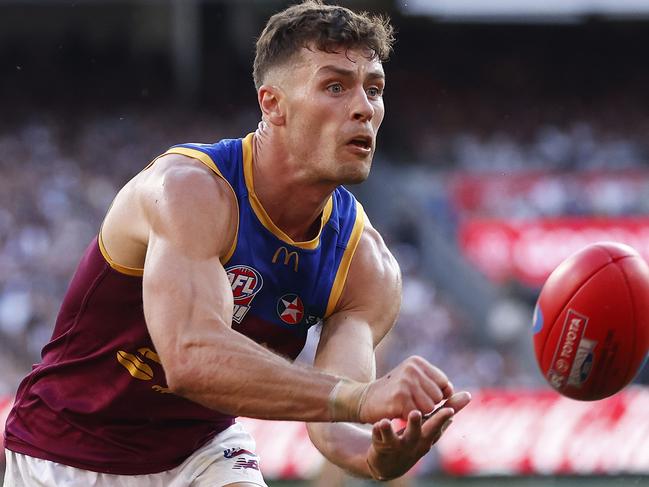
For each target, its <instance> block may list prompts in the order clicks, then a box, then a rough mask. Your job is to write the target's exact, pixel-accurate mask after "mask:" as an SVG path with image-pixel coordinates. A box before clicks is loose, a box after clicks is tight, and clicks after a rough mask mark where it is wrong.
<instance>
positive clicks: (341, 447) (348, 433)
mask: <svg viewBox="0 0 649 487" xmlns="http://www.w3.org/2000/svg"><path fill="white" fill-rule="evenodd" d="M307 429H308V431H309V437H310V438H311V441H312V442H313V444H314V445H315V446H316V448H317V449H318V450H319V451H320V453H322V454H323V455H324V456H325V457H326V458H327V460H329V461H330V462H331V463H333V464H335V465H337V466H338V467H340V468H342V469H344V470H346V471H347V472H348V473H350V474H352V475H355V476H358V477H365V478H371V474H370V471H369V469H368V466H367V451H368V449H369V447H370V444H371V441H372V432H371V430H369V429H365V428H363V427H362V426H360V425H357V424H352V423H308V424H307Z"/></svg>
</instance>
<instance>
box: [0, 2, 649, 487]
mask: <svg viewBox="0 0 649 487" xmlns="http://www.w3.org/2000/svg"><path fill="white" fill-rule="evenodd" d="M340 3H341V4H343V5H346V6H350V7H353V8H360V9H365V10H370V11H376V12H385V13H388V14H389V15H390V16H391V17H392V19H393V22H394V24H395V25H396V27H397V30H398V42H397V44H396V50H395V54H394V56H393V59H392V60H391V61H390V62H389V63H388V64H387V65H386V66H385V68H386V72H387V76H388V86H387V90H386V95H385V98H386V106H387V116H386V120H385V122H384V125H383V128H382V130H381V134H380V136H379V144H378V145H379V147H378V153H377V156H376V160H375V168H374V170H373V174H372V176H371V178H370V180H369V181H368V182H367V183H366V184H364V185H363V186H360V187H358V188H351V189H353V190H354V191H355V192H356V193H357V194H358V195H359V197H360V198H361V200H362V201H363V202H364V204H365V206H366V209H367V211H368V214H369V216H370V218H371V219H372V220H373V222H374V224H375V225H376V226H378V227H379V228H380V229H381V231H382V232H383V234H384V236H385V237H386V240H387V241H388V244H389V246H390V247H391V249H392V250H393V251H394V253H395V254H396V255H397V258H398V259H399V261H400V263H401V266H402V269H403V272H404V304H403V311H402V316H401V318H400V321H399V323H398V325H397V327H396V329H395V330H394V332H393V333H392V335H391V336H390V338H389V339H388V340H387V342H386V343H385V344H384V346H382V348H381V350H380V353H379V361H380V369H381V370H382V371H385V370H387V369H389V368H390V367H391V366H393V365H395V364H396V363H398V362H399V361H400V360H402V359H403V358H404V357H405V356H407V355H409V354H413V353H417V354H420V355H422V356H424V357H426V358H428V359H429V360H431V361H432V362H433V363H435V364H437V365H439V366H440V367H442V368H443V369H444V370H445V371H446V372H447V373H448V374H449V376H450V377H451V378H452V380H453V381H454V383H455V384H456V386H457V387H460V388H468V389H469V390H471V391H473V392H474V393H475V394H476V400H475V401H474V403H473V404H472V405H471V406H470V408H468V409H467V410H466V411H465V415H464V413H463V417H462V418H460V417H458V418H457V420H456V422H455V424H454V425H453V427H452V428H451V429H450V430H449V432H448V435H447V437H446V438H445V439H444V440H443V441H442V443H441V444H440V447H439V448H436V449H435V450H434V451H433V452H432V453H431V454H430V455H428V456H427V457H426V458H425V459H424V460H423V461H422V462H421V464H420V465H419V468H418V470H417V474H416V476H415V477H414V478H413V479H411V480H410V482H411V484H412V485H422V486H425V485H439V486H446V485H454V486H459V485H462V486H465V485H466V486H482V487H484V486H487V485H504V486H507V485H511V486H527V485H530V486H532V485H534V486H538V485H557V486H570V485H589V486H594V487H599V486H600V485H602V486H612V485H624V486H635V485H649V478H648V477H644V474H646V473H649V443H648V442H647V441H648V440H646V439H645V438H649V415H647V414H646V411H648V410H649V399H648V395H647V394H648V393H647V391H646V390H645V387H644V385H645V384H646V383H647V382H648V381H649V371H647V370H645V371H643V372H642V373H641V374H640V375H639V377H638V378H637V380H636V385H635V386H634V387H633V388H631V389H629V390H628V391H627V392H626V393H625V394H622V395H619V396H616V397H615V398H613V400H611V401H609V402H604V403H595V404H580V403H575V402H573V401H567V400H559V399H558V398H557V397H556V395H554V394H553V393H551V392H550V391H549V390H548V387H547V386H546V385H545V384H544V382H543V381H542V378H541V377H540V375H539V373H538V371H537V369H536V368H535V364H534V362H533V356H532V349H531V345H530V343H531V331H530V320H531V315H532V309H533V305H534V301H535V297H536V295H537V293H538V290H539V287H540V285H541V283H542V282H543V279H544V278H545V277H546V276H547V273H548V272H549V271H550V270H551V269H552V268H553V267H554V266H555V265H556V264H557V263H558V262H559V261H560V260H561V259H562V258H563V257H565V256H566V255H568V254H569V253H570V252H571V251H573V250H576V249H577V248H579V247H581V246H582V245H584V244H586V243H588V242H590V241H594V240H601V239H615V240H621V241H624V242H627V243H630V244H632V245H634V246H635V247H636V248H637V249H638V250H639V251H640V252H641V253H642V254H643V255H645V256H649V217H648V216H647V215H648V213H649V167H648V164H647V163H648V162H649V116H648V113H649V111H648V110H649V90H647V86H649V65H648V63H647V56H646V49H647V46H649V2H647V1H644V0H611V1H610V2H607V1H605V0H598V1H595V0H592V1H589V0H564V1H561V2H559V1H556V0H546V1H545V2H543V4H541V5H539V4H538V2H532V1H531V0H526V1H523V0H519V1H517V2H514V1H513V0H494V1H492V2H480V1H478V0H475V1H471V0H462V1H459V0H457V1H453V2H452V1H443V0H439V1H437V0H429V1H425V0H419V1H392V0H377V1H370V0H367V1H361V0H359V1H341V2H340ZM286 4H287V2H282V1H273V0H266V1H264V0H255V1H252V0H247V1H243V0H242V1H235V0H231V1H216V0H214V1H211V0H203V1H200V0H166V1H155V0H122V1H109V0H85V1H83V0H78V1H58V0H29V1H26V0H23V1H20V0H0V175H1V177H0V371H1V372H0V409H2V407H5V408H6V407H7V405H8V404H10V401H11V397H12V395H13V393H14V391H15V387H16V385H17V383H18V381H19V380H20V378H21V377H22V375H24V374H25V373H26V371H27V370H29V367H30V366H31V364H32V363H33V362H35V361H37V360H38V356H39V351H40V348H41V346H42V345H43V344H44V343H45V341H46V340H47V339H48V337H49V334H50V333H51V329H52V326H53V320H54V317H55V315H56V312H57V309H58V305H59V301H60V298H61V296H62V295H63V293H64V291H65V288H66V285H67V282H68V280H69V278H70V276H71V273H72V271H73V269H74V267H75V265H76V262H77V260H78V258H79V256H80V255H81V252H82V250H83V249H84V248H85V246H86V244H87V242H88V241H89V239H90V238H91V237H92V235H93V234H94V233H95V232H96V231H97V228H98V225H99V223H100V221H101V218H102V216H103V214H104V212H105V211H106V209H107V207H108V205H109V204H110V201H111V199H112V197H113V196H114V193H115V192H116V190H117V189H118V188H119V187H120V186H121V185H122V184H123V183H124V182H125V181H126V180H128V179H129V178H130V177H131V176H132V175H133V174H134V173H135V172H137V171H138V170H139V169H140V168H141V167H143V166H144V165H145V164H146V163H147V162H148V161H149V160H151V159H152V158H153V157H155V156H156V155H157V154H158V153H160V152H162V151H164V150H165V149H166V148H167V147H168V146H170V145H172V144H175V143H180V142H186V141H197V142H209V141H214V140H217V139H219V138H222V137H237V136H241V135H242V134H245V133H247V132H248V131H251V130H252V129H254V127H255V126H256V122H257V120H258V110H257V106H256V99H255V93H254V87H253V83H252V80H251V75H250V71H251V62H252V56H253V45H254V37H255V35H257V34H258V32H259V30H260V28H261V26H262V25H263V22H264V21H265V20H266V19H267V17H268V16H269V15H270V14H271V13H273V12H274V11H276V10H278V9H280V8H282V7H283V6H285V5H286ZM463 419H464V426H462V425H463ZM3 422H4V421H3ZM251 427H252V428H256V429H259V433H258V435H257V436H258V441H259V442H260V444H261V443H266V444H268V446H269V447H272V448H271V449H270V450H269V452H268V453H267V454H265V456H264V458H268V460H267V462H268V463H266V464H262V465H264V468H265V470H266V471H267V475H268V476H269V478H270V479H271V480H273V482H271V483H272V484H273V485H307V484H308V483H309V482H310V481H311V480H310V479H312V478H314V477H316V476H317V475H318V472H319V471H320V468H321V466H322V462H321V459H320V458H319V457H318V456H317V455H315V454H314V453H313V452H311V451H310V450H309V449H308V445H306V444H303V442H304V441H305V438H304V431H303V430H302V429H300V427H299V426H296V425H292V424H289V425H282V428H280V429H277V430H275V429H273V430H272V435H271V434H269V431H268V426H267V425H264V424H252V425H251ZM287 431H290V432H291V433H290V434H289V436H288V437H287V438H288V439H287V440H286V441H283V440H281V435H282V434H283V433H284V434H286V432H287ZM282 432H283V433H282ZM264 435H266V436H268V440H267V441H266V442H262V441H261V438H263V437H264ZM290 435H293V436H290ZM280 445H283V446H282V447H280ZM487 453H488V454H487ZM1 468H2V467H0V470H1ZM323 475H331V476H330V477H327V476H321V477H320V479H319V480H318V482H320V483H319V484H317V485H338V484H337V483H336V482H339V480H334V477H336V474H335V473H333V474H332V473H329V474H323ZM433 481H434V482H433ZM275 482H277V483H275ZM314 482H315V481H314ZM431 482H432V483H431ZM360 484H362V482H360V481H357V480H356V481H353V480H350V481H349V485H360ZM402 485H405V483H404V484H402Z"/></svg>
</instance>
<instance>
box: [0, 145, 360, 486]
mask: <svg viewBox="0 0 649 487" xmlns="http://www.w3.org/2000/svg"><path fill="white" fill-rule="evenodd" d="M252 137H253V135H252V134H250V135H249V136H248V137H246V138H245V139H230V140H223V141H220V142H218V143H217V144H211V145H204V144H183V145H182V146H176V147H174V148H171V149H170V150H169V151H168V153H177V154H182V155H185V156H188V157H193V158H195V159H196V160H199V161H201V162H203V163H204V164H205V165H206V166H208V167H210V168H211V169H212V171H213V172H214V173H215V174H217V175H218V176H219V177H222V178H223V179H225V180H226V181H227V183H228V184H229V185H230V187H231V189H232V191H233V193H234V196H235V197H236V198H237V205H238V208H239V221H238V230H237V239H236V244H233V247H232V249H231V250H230V252H229V253H228V255H227V256H226V257H224V261H225V264H224V265H226V266H227V267H225V270H226V272H227V275H228V279H229V280H230V284H231V286H232V293H233V298H234V309H233V320H232V328H233V329H234V330H236V331H238V332H240V333H242V334H244V335H246V336H247V337H249V338H250V339H252V340H255V341H256V342H258V343H263V344H265V345H266V346H267V347H268V348H270V349H273V350H275V351H276V352H277V353H279V354H281V355H284V356H286V357H288V358H290V359H294V358H295V357H296V356H297V355H298V353H299V352H300V350H301V349H302V348H303V346H304V342H305V341H306V337H307V333H308V330H309V328H310V327H312V326H315V325H316V324H318V323H322V322H323V320H324V319H326V318H327V317H328V316H330V315H331V314H332V313H333V310H334V309H335V307H336V304H337V302H338V299H339V298H340V295H341V293H342V290H343V288H344V285H345V280H346V277H347V273H348V270H349V266H350V263H351V260H352V257H353V255H354V252H355V249H356V247H357V245H358V241H359V239H360V236H361V234H362V231H363V228H364V221H365V220H364V212H363V211H362V207H361V206H360V204H358V202H357V201H356V200H355V198H354V197H353V195H352V194H351V193H349V192H348V191H347V190H345V189H344V188H337V189H336V190H335V191H334V193H333V194H332V196H331V198H330V199H329V202H328V203H327V205H326V206H325V210H324V211H323V215H322V217H321V218H322V221H321V230H320V234H319V236H318V238H317V239H314V240H312V241H308V242H294V241H293V240H292V239H290V237H288V236H286V235H285V234H284V233H283V232H281V230H280V229H278V228H277V227H275V225H274V223H272V221H270V218H269V217H268V215H267V213H266V212H265V210H264V209H263V207H261V203H260V202H259V201H258V199H257V196H256V193H255V190H254V183H253V180H252V140H253V139H252ZM216 161H218V165H217V163H216ZM103 250H104V249H103V247H102V245H101V239H95V240H94V241H93V242H92V243H91V245H90V246H89V247H88V249H87V250H86V253H85V254H84V256H83V258H82V260H81V263H80V264H79V267H78V269H77V272H76V274H75V275H74V277H73V279H72V283H71V285H70V288H69V289H68V292H67V294H66V296H65V298H64V300H63V304H62V307H61V310H60V312H59V316H58V319H57V322H56V326H55V329H54V333H53V336H52V340H51V342H50V343H48V344H47V345H46V346H45V348H43V360H42V362H41V363H40V364H38V365H37V366H35V367H34V369H33V370H32V372H31V373H30V374H29V375H28V376H27V378H26V379H25V380H24V381H23V382H22V383H21V385H20V387H19V389H18V392H17V395H16V402H15V405H14V408H13V410H12V411H11V413H10V415H9V418H8V420H7V427H6V446H7V448H9V449H10V450H13V451H16V452H18V453H24V454H27V455H31V456H34V457H38V458H44V459H47V460H52V461H55V462H58V463H63V464H66V465H72V466H75V467H79V468H83V469H87V470H95V471H99V472H108V473H117V474H144V473H154V472H160V471H163V470H169V469H171V468H174V467H176V466H177V465H179V464H180V463H182V462H183V460H185V459H186V458H187V457H188V456H189V455H191V454H192V453H193V452H194V451H195V450H196V449H198V448H199V447H201V446H202V445H203V444H204V443H206V442H207V441H209V440H210V439H211V438H212V437H213V436H214V435H215V434H217V433H219V432H220V431H222V430H224V429H225V428H227V427H228V426H229V425H231V424H232V423H233V421H234V419H233V418H232V417H231V416H227V415H224V414H220V413H218V412H215V411H212V410H209V409H207V408H204V407H203V406H200V405H199V404H196V403H194V402H191V401H189V400H186V399H183V398H181V397H178V396H176V395H174V394H170V393H169V390H168V389H167V385H166V379H165V375H164V371H163V370H162V366H161V365H160V361H159V358H158V355H157V354H156V353H155V350H154V348H153V344H152V342H151V337H150V336H149V333H148V330H147V326H146V323H145V320H144V312H143V309H142V277H141V276H142V273H143V270H142V269H131V268H128V267H124V266H121V265H119V264H117V263H115V262H113V261H112V260H111V259H110V256H108V254H107V253H106V252H105V251H103ZM102 251H103V252H102ZM220 372H221V373H236V371H220ZM214 373H219V371H215V372H214Z"/></svg>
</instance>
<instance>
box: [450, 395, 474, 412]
mask: <svg viewBox="0 0 649 487" xmlns="http://www.w3.org/2000/svg"><path fill="white" fill-rule="evenodd" d="M470 402H471V394H470V393H469V392H467V391H460V392H456V393H455V394H453V395H452V396H451V397H450V398H449V399H448V400H447V401H446V403H445V404H444V406H446V407H450V408H453V410H454V411H455V413H456V414H457V412H458V411H461V410H462V409H463V408H464V407H465V406H466V405H467V404H469V403H470Z"/></svg>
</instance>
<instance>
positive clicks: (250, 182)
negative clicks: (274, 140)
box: [243, 134, 333, 250]
mask: <svg viewBox="0 0 649 487" xmlns="http://www.w3.org/2000/svg"><path fill="white" fill-rule="evenodd" d="M253 136H254V134H248V135H247V136H246V138H245V139H243V176H244V179H245V180H246V188H248V199H249V200H250V206H251V207H252V210H253V211H254V212H255V215H257V218H258V219H259V221H260V222H261V224H262V225H263V226H264V227H266V229H267V230H269V231H270V232H271V233H272V234H273V235H275V236H276V237H277V238H278V239H280V240H282V241H283V242H286V243H287V244H290V245H292V246H294V247H298V248H301V249H310V250H313V249H317V248H318V245H320V235H321V234H322V229H323V228H324V226H325V225H326V224H327V222H328V221H329V217H330V216H331V210H332V208H333V197H332V196H330V197H329V199H328V200H327V203H326V204H325V207H324V210H323V211H322V217H321V220H320V229H319V230H318V234H317V235H316V236H315V238H313V239H312V240H308V241H306V242H296V241H295V240H293V239H292V238H291V237H289V236H288V235H286V234H285V233H284V232H283V231H282V230H281V229H280V228H279V227H278V226H277V225H275V223H274V222H273V220H271V219H270V216H268V213H266V210H265V209H264V207H263V206H262V205H261V202H260V201H259V198H257V194H256V193H255V184H254V179H253V174H252V163H253V161H252V140H253Z"/></svg>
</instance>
